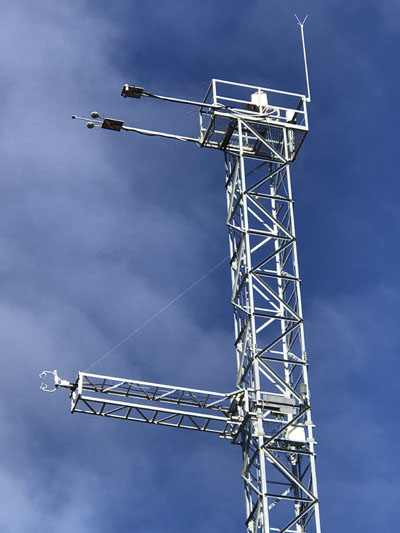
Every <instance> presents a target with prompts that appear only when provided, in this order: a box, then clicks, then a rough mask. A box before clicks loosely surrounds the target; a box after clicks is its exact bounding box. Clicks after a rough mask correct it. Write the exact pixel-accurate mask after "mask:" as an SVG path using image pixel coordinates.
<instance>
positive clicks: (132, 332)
mask: <svg viewBox="0 0 400 533" xmlns="http://www.w3.org/2000/svg"><path fill="white" fill-rule="evenodd" d="M228 259H229V256H228V257H225V258H224V259H223V260H222V261H220V262H219V263H217V264H216V265H215V266H213V267H212V268H211V269H210V270H209V271H208V272H206V273H205V274H203V275H202V276H201V277H200V278H199V279H198V280H197V281H195V282H194V283H192V285H190V286H189V287H188V288H187V289H185V290H184V291H183V292H181V293H180V294H178V296H175V298H173V299H172V300H171V301H170V302H168V303H167V304H166V305H164V307H162V308H161V309H159V310H158V311H157V312H156V313H154V315H152V316H151V317H150V318H148V319H147V320H145V321H144V322H143V323H142V324H140V326H138V327H137V328H136V329H134V330H133V331H131V333H129V335H127V336H126V337H125V338H124V339H122V340H121V341H120V342H119V343H118V344H116V345H115V346H114V347H113V348H111V350H108V352H106V353H105V354H103V355H102V356H101V357H99V358H98V359H97V360H96V361H95V362H94V363H92V364H91V365H90V366H88V367H87V368H86V370H85V372H87V371H88V370H90V369H91V368H93V367H94V366H95V365H97V363H100V361H103V359H105V358H106V357H107V356H108V355H110V354H111V353H112V352H114V351H115V350H116V349H117V348H119V347H120V346H122V344H124V343H125V342H126V341H127V340H129V339H130V338H131V337H133V336H134V335H136V333H139V331H141V330H142V329H143V328H144V327H145V326H147V324H149V323H150V322H151V321H152V320H154V319H155V318H157V317H158V316H159V315H161V313H163V312H164V311H166V310H167V309H168V308H169V307H171V305H172V304H174V303H175V302H177V301H178V300H179V299H180V298H182V296H184V295H185V294H186V293H187V292H189V291H190V290H191V289H193V288H194V287H195V286H196V285H198V284H199V283H200V282H201V281H203V279H204V278H206V277H207V276H209V275H210V274H211V273H212V272H214V270H216V269H217V268H218V267H219V266H221V265H222V263H225V261H227V260H228Z"/></svg>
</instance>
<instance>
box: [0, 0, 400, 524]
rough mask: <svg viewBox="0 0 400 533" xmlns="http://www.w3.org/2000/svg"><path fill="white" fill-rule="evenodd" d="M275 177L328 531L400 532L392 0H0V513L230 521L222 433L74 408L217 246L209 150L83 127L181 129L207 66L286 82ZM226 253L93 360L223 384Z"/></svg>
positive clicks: (232, 457) (228, 74)
mask: <svg viewBox="0 0 400 533" xmlns="http://www.w3.org/2000/svg"><path fill="white" fill-rule="evenodd" d="M294 13H297V15H298V16H299V17H300V18H303V17H304V16H305V15H307V14H308V15H309V18H308V20H307V22H306V26H305V30H306V41H307V52H308V57H309V70H310V81H311V92H312V102H311V104H310V106H309V120H310V133H309V135H308V137H307V139H306V141H305V143H304V145H303V148H302V150H301V152H300V154H299V156H298V159H297V161H296V162H295V163H294V165H293V170H292V176H293V188H294V196H295V201H296V205H295V216H296V229H297V237H298V251H299V261H300V271H301V278H302V291H303V293H302V294H303V305H304V316H305V331H306V342H307V352H308V356H309V364H310V367H309V372H310V386H311V393H312V406H313V419H314V422H315V423H316V426H317V427H316V430H315V436H316V440H317V442H318V445H317V454H318V456H317V468H318V486H319V494H320V500H321V521H322V530H323V532H324V533H337V532H338V531H352V532H359V531H360V532H363V533H367V532H369V531H371V532H375V531H395V530H396V529H397V528H398V523H399V519H400V514H399V506H398V503H397V497H396V496H397V494H398V491H399V487H398V477H399V476H398V471H399V468H400V461H399V454H398V453H397V448H398V442H399V439H400V430H399V424H398V416H397V413H396V410H395V409H394V407H395V405H396V397H397V394H396V393H397V390H398V381H399V377H398V368H397V363H396V361H397V358H398V353H399V337H398V329H399V328H398V309H399V304H400V286H399V282H398V276H397V271H398V263H399V260H400V252H399V248H398V241H399V231H400V215H399V210H398V203H399V181H398V176H397V171H396V166H397V164H398V161H397V154H398V137H399V133H398V127H397V120H398V93H399V76H398V57H397V50H398V49H399V44H400V38H399V37H400V7H399V4H398V3H397V2H395V1H394V0H381V1H380V2H373V1H372V0H365V1H364V2H362V8H361V7H360V3H358V2H345V1H340V0H332V1H331V2H320V1H317V0H302V1H300V0H290V1H289V0H280V1H278V0H247V1H239V0H236V1H229V2H228V1H227V0H219V1H218V2H215V1H211V0H203V1H201V2H200V1H198V0H193V1H192V0H187V1H183V0H180V1H179V0H165V1H163V2H145V1H144V0H132V1H131V2H122V1H121V0H115V1H114V2H112V3H111V2H106V1H105V0H98V1H97V2H93V1H88V0H87V1H83V0H82V1H77V2H66V1H59V2H50V1H45V0H37V1H36V2H30V1H27V0H19V1H17V2H15V1H11V0H5V1H4V2H3V7H2V17H1V22H0V25H1V31H0V42H1V47H0V65H1V78H2V83H1V86H0V93H1V99H0V106H1V116H2V135H1V143H0V165H1V182H0V183H1V194H0V227H1V231H0V254H1V258H0V269H1V284H2V290H1V299H0V323H1V324H2V327H1V331H2V334H1V336H0V345H1V354H2V355H1V359H0V369H1V375H2V376H3V378H2V379H3V381H2V386H1V389H0V395H1V402H0V428H1V430H0V431H1V439H0V452H1V453H0V457H1V458H2V460H1V461H0V530H1V531H2V532H4V533H27V532H29V533H31V532H32V533H36V532H39V531H40V532H41V531H46V530H51V531H57V532H58V533H66V532H70V531H74V532H75V533H83V532H85V533H87V532H90V531H93V532H94V531H96V533H103V532H106V531H107V532H109V531H112V532H124V533H125V532H128V531H135V532H138V533H141V532H143V533H144V532H148V531H154V532H156V533H170V532H174V533H181V532H182V533H183V532H187V531H192V532H193V533H197V532H199V533H200V532H204V531H209V532H214V531H215V532H217V531H218V532H228V531H229V532H230V533H232V532H240V531H244V525H243V519H244V494H243V487H242V482H241V478H240V464H241V459H240V449H239V448H238V447H235V446H231V445H229V444H228V443H226V442H224V441H220V440H218V439H215V438H214V437H213V436H212V435H199V434H197V433H196V432H186V431H178V430H175V429H168V428H156V427H154V426H150V425H145V424H132V423H127V422H125V423H124V422H119V421H114V420H104V419H101V418H98V417H85V416H82V415H78V414H76V415H73V416H71V415H70V413H69V399H68V394H67V391H65V390H60V391H57V393H55V394H53V395H50V394H44V393H43V392H42V391H40V389H39V385H40V380H39V378H38V374H39V373H40V372H41V371H42V370H53V369H55V368H56V369H58V371H59V374H60V376H61V377H62V378H64V379H68V380H71V381H72V380H74V379H75V377H76V375H77V373H78V371H79V370H81V369H82V370H84V369H86V368H88V367H90V366H91V365H93V363H95V362H96V361H97V360H98V359H99V358H102V356H103V355H104V354H106V353H107V352H108V351H109V350H111V349H112V348H113V347H114V346H116V345H117V344H118V343H119V342H120V341H121V340H122V339H124V338H125V337H126V336H127V335H129V334H130V333H131V332H132V331H134V330H135V329H137V328H138V327H140V325H141V324H143V323H144V322H145V321H147V320H148V319H149V318H150V317H152V316H153V315H154V314H155V313H157V312H158V311H159V310H160V309H162V308H163V307H164V306H166V305H167V304H168V303H169V302H171V301H172V300H173V299H174V298H176V296H177V295H179V294H181V293H182V292H183V291H185V290H186V289H187V288H188V287H190V286H191V285H192V284H193V283H194V282H195V281H196V280H198V279H199V278H201V277H202V276H203V275H204V274H205V273H207V272H208V271H209V270H210V269H212V268H213V267H214V266H215V265H216V264H218V263H219V262H221V261H222V260H223V259H224V257H226V256H227V254H228V239H227V229H226V227H225V218H226V216H225V196H224V167H223V156H222V154H221V153H220V152H218V151H212V150H207V149H199V148H198V147H196V146H194V145H193V146H192V145H189V143H179V142H177V141H168V140H165V139H155V138H149V137H142V136H138V135H134V134H129V133H125V132H121V133H119V134H118V133H115V132H109V131H101V130H97V129H96V130H88V129H87V128H86V127H85V126H84V123H81V122H77V121H72V120H71V115H72V114H77V115H84V116H88V115H89V114H90V112H91V111H94V110H96V111H98V112H100V113H103V114H105V115H107V116H112V117H115V118H120V119H123V120H125V121H126V123H127V124H129V125H132V126H137V127H142V128H148V129H159V130H163V131H167V132H172V133H181V134H187V135H191V136H197V135H198V131H197V128H198V119H197V116H196V113H193V112H192V111H191V110H190V111H188V109H187V108H182V107H181V106H175V105H172V104H165V103H159V102H155V101H154V100H151V99H142V100H140V101H136V100H135V101H134V100H131V99H122V98H121V97H120V91H121V87H122V85H123V84H124V83H129V84H132V85H139V86H142V87H145V89H146V90H148V91H149V92H154V93H158V94H167V95H171V96H176V97H181V98H189V99H193V100H199V99H202V97H203V95H204V93H205V91H206V89H207V87H208V84H209V82H210V80H211V78H213V77H214V78H221V79H226V80H230V81H239V82H243V83H249V84H254V85H258V84H259V85H262V86H266V87H271V88H274V89H281V90H288V91H293V92H300V93H302V92H304V91H305V81H304V72H303V64H302V55H301V44H300V36H299V29H298V26H297V25H296V20H295V19H294V16H293V15H294ZM229 299H230V276H229V269H228V265H227V263H224V264H222V265H221V266H220V267H218V268H217V269H216V270H214V271H213V272H212V273H211V274H210V275H209V276H207V277H206V278H205V279H204V280H203V281H201V282H200V283H198V284H197V285H196V286H195V287H194V288H193V289H192V290H190V291H188V292H187V293H186V294H185V295H184V296H182V298H180V299H179V300H178V301H176V302H175V303H174V304H172V305H171V306H169V307H168V309H167V310H166V311H165V312H163V313H160V314H159V315H158V316H157V317H156V318H155V319H154V320H152V321H151V322H149V323H148V324H147V325H146V326H145V327H143V328H142V329H140V331H139V332H138V333H137V334H135V335H133V336H132V337H131V338H130V339H129V340H128V341H127V342H125V343H124V344H122V345H121V346H120V347H119V348H118V349H116V350H114V351H113V352H112V353H111V354H110V355H109V356H107V357H105V358H103V359H102V360H101V361H100V362H99V363H97V364H95V365H94V366H93V367H92V368H91V370H92V371H95V372H98V373H103V374H108V375H116V376H124V377H131V378H134V379H141V380H147V381H156V382H161V383H170V384H175V385H180V386H188V387H194V388H203V389H209V390H216V391H221V392H225V391H229V390H232V389H233V388H234V378H235V376H234V370H235V368H234V367H235V363H234V351H233V320H232V310H231V307H230V304H229Z"/></svg>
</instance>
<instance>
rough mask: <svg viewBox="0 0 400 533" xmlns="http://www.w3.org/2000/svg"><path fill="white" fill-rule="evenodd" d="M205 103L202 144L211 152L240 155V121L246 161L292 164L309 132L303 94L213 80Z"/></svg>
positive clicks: (201, 134) (201, 110)
mask: <svg viewBox="0 0 400 533" xmlns="http://www.w3.org/2000/svg"><path fill="white" fill-rule="evenodd" d="M204 103H205V105H204V107H202V108H201V109H200V143H201V145H202V146H205V147H208V148H218V149H220V150H225V151H228V152H231V153H235V154H237V153H239V150H240V148H239V139H240V134H239V131H238V123H239V119H240V120H241V122H242V124H243V126H244V131H245V135H244V137H243V139H244V141H243V147H242V148H243V154H244V155H245V156H246V157H254V158H256V159H261V160H265V161H272V162H286V161H293V160H294V159H295V158H296V155H297V153H298V151H299V150H300V148H301V145H302V143H303V141H304V139H305V136H306V135H307V132H308V118H307V104H306V98H305V97H304V96H303V95H300V94H296V93H289V92H284V91H276V90H273V89H267V88H265V87H257V86H255V85H245V84H241V83H234V82H228V81H223V80H216V79H213V80H212V81H211V84H210V86H209V88H208V91H207V93H206V96H205V98H204ZM210 106H212V107H210ZM218 106H220V108H219V109H218Z"/></svg>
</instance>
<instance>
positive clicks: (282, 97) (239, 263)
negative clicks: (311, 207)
mask: <svg viewBox="0 0 400 533" xmlns="http://www.w3.org/2000/svg"><path fill="white" fill-rule="evenodd" d="M301 29H303V28H302V26H301ZM122 96H124V97H133V98H141V97H152V98H158V99H163V100H167V101H172V102H180V103H185V104H188V105H194V106H197V107H198V108H199V111H200V136H199V137H198V138H192V137H185V136H180V135H174V134H168V133H161V132H156V131H151V130H142V129H138V128H133V127H128V126H125V125H124V123H123V121H120V120H115V119H109V118H102V117H99V115H98V114H97V113H92V118H91V119H84V118H82V119H83V120H87V121H88V123H87V125H88V127H89V128H93V127H101V128H103V129H110V130H114V131H121V130H125V131H133V132H137V133H144V134H147V135H157V136H162V137H168V138H174V139H178V140H181V141H189V142H195V143H197V144H198V145H199V146H201V147H207V148H215V149H218V150H221V151H223V152H224V157H225V188H226V200H227V225H228V228H229V246H230V266H231V279H232V300H231V301H232V305H233V309H234V327H235V351H236V366H237V379H236V383H235V384H234V386H233V390H232V391H231V392H229V393H225V394H222V393H216V392H211V391H207V390H195V389H188V388H182V387H175V386H170V385H162V384H158V383H149V382H141V381H136V380H132V379H126V378H118V377H111V376H103V375H98V374H92V373H88V372H79V374H78V377H77V379H76V381H75V382H73V383H72V382H69V381H66V380H62V379H60V378H59V377H58V375H57V372H56V371H54V372H49V371H45V372H43V374H42V376H43V377H45V376H46V374H48V373H51V374H53V375H54V382H55V387H54V389H53V390H55V389H56V388H59V387H65V388H68V389H70V391H71V400H72V403H71V410H72V412H78V413H87V414H92V415H100V416H103V417H111V418H120V419H122V420H134V421H138V422H147V423H150V424H156V425H166V426H172V427H177V428H184V429H191V430H196V431H202V432H205V433H214V434H216V435H218V436H220V437H224V438H226V439H227V440H229V441H230V442H231V443H233V444H236V445H239V446H240V447H241V448H242V472H241V475H242V478H243V481H244V489H245V502H246V518H245V528H246V531H247V532H248V533H250V532H251V533H261V532H262V533H269V532H280V533H284V532H288V533H300V532H303V533H305V532H307V533H314V532H315V533H320V531H321V530H320V522H319V510H318V496H317V485H316V473H315V452H314V445H315V441H314V439H313V432H312V428H313V424H312V421H311V411H310V402H309V388H308V377H307V354H306V349H305V342H304V329H303V315H302V306H301V295H300V278H299V269H298V262H297V248H296V235H295V228H294V218H293V200H292V189H291V181H290V163H291V162H292V161H294V159H295V158H296V156H297V154H298V152H299V149H300V147H301V145H302V143H303V141H304V138H305V136H306V134H307V131H308V120H307V105H306V104H307V101H308V99H309V97H307V96H304V95H301V94H295V93H289V92H285V91H276V90H272V89H267V88H264V87H256V86H251V85H244V84H240V83H232V82H227V81H222V80H215V79H214V80H212V82H211V84H210V87H209V89H208V91H207V93H206V96H205V99H204V101H203V102H193V101H187V100H181V99H177V98H170V97H164V96H159V95H154V94H150V93H148V92H145V91H144V90H143V89H142V88H140V87H135V86H130V85H125V86H124V87H123V89H122ZM73 118H81V117H73ZM42 388H44V390H49V389H48V386H47V384H44V385H43V386H42Z"/></svg>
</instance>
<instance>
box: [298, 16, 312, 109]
mask: <svg viewBox="0 0 400 533" xmlns="http://www.w3.org/2000/svg"><path fill="white" fill-rule="evenodd" d="M295 17H296V20H297V24H298V25H299V26H300V31H301V43H302V45H303V57H304V71H305V73H306V84H307V98H306V101H307V102H311V91H310V80H309V78H308V66H307V53H306V42H305V39H304V28H303V26H304V23H305V21H306V20H307V18H308V15H306V17H305V19H304V20H303V22H301V21H300V19H299V17H298V16H297V15H295Z"/></svg>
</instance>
